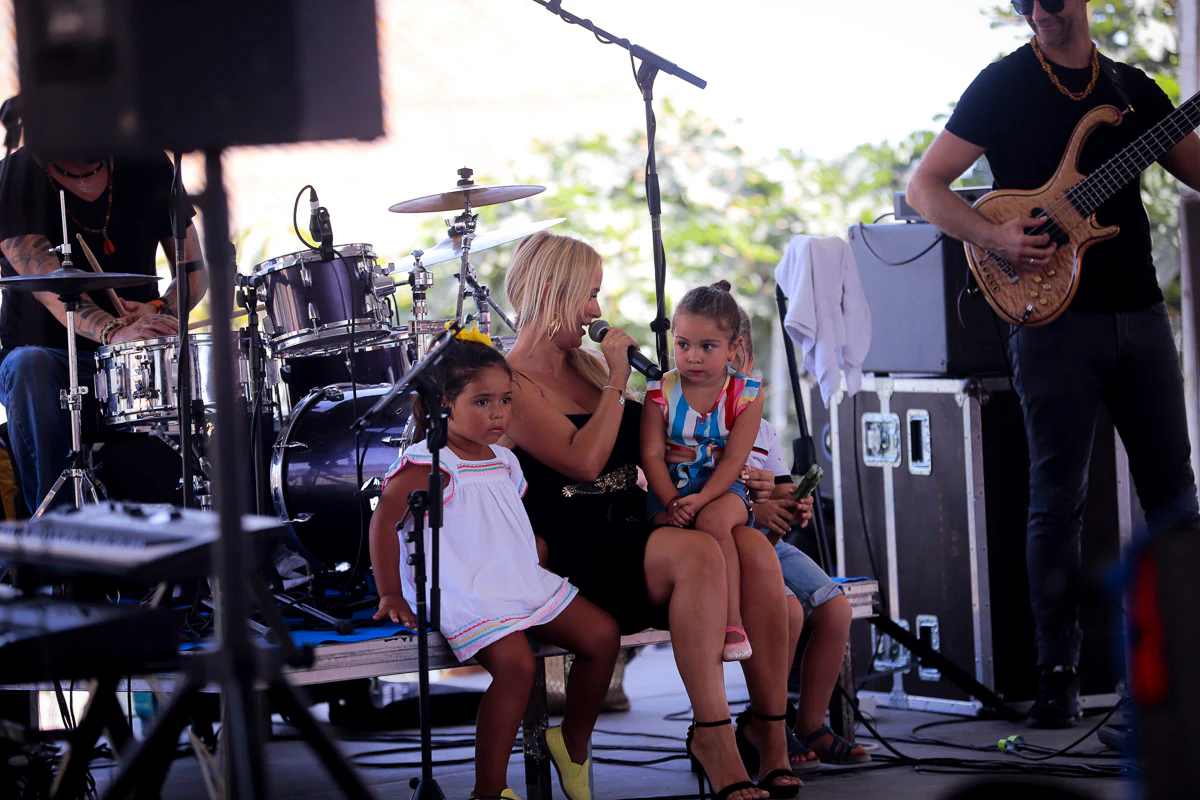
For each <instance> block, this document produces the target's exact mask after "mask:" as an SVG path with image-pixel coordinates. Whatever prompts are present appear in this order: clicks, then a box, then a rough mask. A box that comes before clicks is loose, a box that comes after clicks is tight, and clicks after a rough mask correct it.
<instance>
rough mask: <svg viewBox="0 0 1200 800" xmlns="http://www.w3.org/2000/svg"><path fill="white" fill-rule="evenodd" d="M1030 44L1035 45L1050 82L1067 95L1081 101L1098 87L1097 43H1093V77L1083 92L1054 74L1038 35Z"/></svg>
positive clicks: (1035, 50) (1035, 52) (1034, 51)
mask: <svg viewBox="0 0 1200 800" xmlns="http://www.w3.org/2000/svg"><path fill="white" fill-rule="evenodd" d="M1030 44H1032V45H1033V54H1034V55H1035V56H1037V60H1038V61H1039V62H1041V65H1042V70H1043V71H1044V72H1045V73H1046V74H1047V75H1048V76H1050V82H1051V83H1053V84H1054V87H1055V88H1056V89H1058V90H1059V91H1060V92H1062V93H1063V94H1065V95H1066V96H1067V97H1069V98H1071V99H1072V100H1074V101H1076V102H1079V101H1080V100H1083V99H1085V98H1086V97H1087V96H1088V95H1090V94H1091V93H1092V90H1093V89H1095V88H1096V81H1097V79H1099V77H1100V54H1099V52H1098V51H1097V50H1096V45H1095V44H1093V45H1092V79H1091V80H1090V81H1088V85H1087V88H1086V89H1084V90H1083V91H1082V92H1072V91H1071V90H1070V89H1068V88H1067V87H1065V86H1063V85H1062V81H1060V80H1059V79H1058V76H1057V75H1055V74H1054V69H1053V68H1052V67H1051V66H1050V62H1049V61H1047V60H1046V57H1045V56H1044V55H1042V48H1041V46H1040V45H1039V44H1038V40H1037V37H1036V36H1034V37H1033V38H1032V39H1030Z"/></svg>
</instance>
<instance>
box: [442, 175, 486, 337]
mask: <svg viewBox="0 0 1200 800" xmlns="http://www.w3.org/2000/svg"><path fill="white" fill-rule="evenodd" d="M472 174H474V173H473V171H472V170H471V168H470V167H463V168H462V169H460V170H459V171H458V175H459V179H458V183H457V185H458V186H459V187H461V188H463V189H467V188H470V187H471V186H474V185H475V181H473V180H471V175H472ZM478 219H479V215H478V214H472V213H471V195H470V194H468V193H466V192H464V193H463V213H461V214H459V215H458V216H457V217H455V218H454V219H448V220H446V227H447V230H446V235H447V236H449V237H451V238H453V237H456V236H459V237H462V268H461V269H460V270H459V273H458V304H457V305H456V306H455V308H454V321H455V322H457V323H458V324H460V325H461V324H462V321H463V298H464V297H466V293H467V271H468V270H470V269H471V262H470V261H469V259H470V256H471V242H473V241H474V240H475V222H476V220H478Z"/></svg>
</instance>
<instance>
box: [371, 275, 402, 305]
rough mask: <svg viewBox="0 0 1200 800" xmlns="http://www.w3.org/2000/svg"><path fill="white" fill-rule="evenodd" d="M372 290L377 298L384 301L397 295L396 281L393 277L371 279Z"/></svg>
mask: <svg viewBox="0 0 1200 800" xmlns="http://www.w3.org/2000/svg"><path fill="white" fill-rule="evenodd" d="M371 288H372V290H373V291H374V292H375V297H376V298H378V299H380V300H382V299H383V298H385V297H387V296H389V295H393V294H395V293H396V279H395V278H393V277H392V276H391V275H375V276H373V277H372V279H371Z"/></svg>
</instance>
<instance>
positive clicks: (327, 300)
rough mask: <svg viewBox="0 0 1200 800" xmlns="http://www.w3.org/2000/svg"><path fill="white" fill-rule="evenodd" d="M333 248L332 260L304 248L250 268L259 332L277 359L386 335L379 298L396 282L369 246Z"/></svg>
mask: <svg viewBox="0 0 1200 800" xmlns="http://www.w3.org/2000/svg"><path fill="white" fill-rule="evenodd" d="M335 252H336V253H337V257H336V258H334V259H333V260H332V261H322V260H321V254H320V252H318V251H316V250H304V251H302V252H299V253H289V254H287V255H286V256H279V257H278V258H273V259H271V260H270V261H264V262H262V263H261V264H259V265H258V266H256V267H255V268H254V278H255V279H256V281H257V282H258V284H259V285H260V287H261V288H260V289H259V296H260V297H261V298H262V300H263V304H264V305H265V306H266V316H265V317H264V319H263V331H264V332H265V334H266V339H267V342H268V343H269V345H270V348H271V354H272V355H273V356H275V357H276V358H282V357H286V356H300V355H312V354H315V353H328V352H332V351H334V350H338V349H342V348H345V347H350V346H353V345H358V344H366V343H368V342H372V341H375V340H376V339H381V338H383V337H384V336H386V335H387V334H388V333H389V330H390V326H389V325H388V315H387V311H386V309H385V308H384V307H383V303H382V298H384V297H387V296H388V295H389V294H391V293H392V292H394V291H395V281H394V280H393V279H392V277H391V275H389V274H388V273H387V272H386V271H385V270H384V268H383V267H381V266H380V265H379V264H377V263H376V261H375V253H374V251H372V250H371V245H369V244H347V245H342V246H341V247H338V248H335Z"/></svg>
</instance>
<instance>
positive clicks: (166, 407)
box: [96, 332, 279, 428]
mask: <svg viewBox="0 0 1200 800" xmlns="http://www.w3.org/2000/svg"><path fill="white" fill-rule="evenodd" d="M229 335H230V337H232V338H234V339H240V336H239V334H237V333H233V332H231V333H230V334H229ZM188 343H189V349H190V350H191V352H192V399H193V400H203V401H204V405H205V407H207V408H213V407H214V406H215V405H216V397H215V396H214V395H213V387H211V386H210V385H209V382H208V380H209V363H210V362H211V360H212V346H213V335H212V333H193V334H192V335H191V336H189V337H188ZM235 347H236V349H237V354H238V355H237V380H238V384H239V386H240V388H241V394H242V396H243V397H244V398H245V399H246V402H247V403H249V402H250V400H251V399H252V397H251V388H250V362H249V359H248V358H247V356H246V353H245V352H244V351H243V349H242V348H241V347H238V346H237V345H236V343H235ZM264 372H265V375H266V380H265V382H266V384H267V387H268V390H269V391H268V395H271V394H273V390H274V387H275V385H276V384H278V383H279V374H278V372H277V370H275V369H274V368H273V365H272V364H271V363H270V362H268V363H267V365H266V369H265V370H264ZM178 375H179V337H178V336H164V337H162V338H159V339H140V340H137V341H132V342H121V343H120V344H110V345H106V346H104V347H101V348H99V349H98V350H97V351H96V399H97V400H98V401H99V403H100V416H101V418H102V419H103V420H104V422H105V424H107V425H109V426H110V427H114V428H130V427H149V426H151V425H153V424H155V423H161V422H167V423H170V422H176V423H177V422H178V420H179V406H178V402H177V401H178V395H179V389H178V386H179V383H178ZM268 405H273V398H268Z"/></svg>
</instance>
